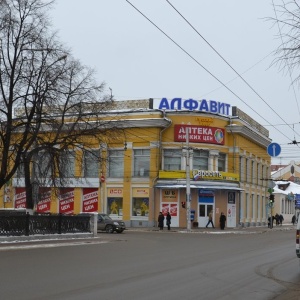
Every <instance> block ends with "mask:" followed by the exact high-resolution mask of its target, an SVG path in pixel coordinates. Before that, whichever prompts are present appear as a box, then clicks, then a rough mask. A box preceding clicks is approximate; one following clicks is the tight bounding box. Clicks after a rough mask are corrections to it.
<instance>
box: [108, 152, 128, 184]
mask: <svg viewBox="0 0 300 300" xmlns="http://www.w3.org/2000/svg"><path fill="white" fill-rule="evenodd" d="M108 155H109V157H108V167H109V169H108V174H109V177H115V178H122V177H123V176H124V150H109V152H108Z"/></svg>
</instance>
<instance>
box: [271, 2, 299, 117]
mask: <svg viewBox="0 0 300 300" xmlns="http://www.w3.org/2000/svg"><path fill="white" fill-rule="evenodd" d="M272 4H273V10H274V13H275V18H276V23H277V27H278V31H279V34H280V39H281V44H282V45H283V44H284V43H283V38H282V32H281V28H280V26H279V22H278V16H277V11H276V9H275V5H274V1H273V0H272ZM283 55H284V56H285V57H286V51H285V49H284V48H283ZM287 66H288V72H289V76H290V80H291V85H292V88H293V92H294V97H295V101H296V104H297V108H298V113H299V116H300V109H299V101H298V98H297V95H296V91H295V86H294V82H293V79H292V71H291V68H290V65H289V64H287Z"/></svg>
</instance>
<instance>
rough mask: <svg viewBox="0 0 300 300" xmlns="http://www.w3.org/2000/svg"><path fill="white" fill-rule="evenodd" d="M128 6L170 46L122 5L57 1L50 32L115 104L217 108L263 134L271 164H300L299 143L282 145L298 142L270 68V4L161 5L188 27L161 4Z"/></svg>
mask: <svg viewBox="0 0 300 300" xmlns="http://www.w3.org/2000/svg"><path fill="white" fill-rule="evenodd" d="M273 1H274V4H275V5H276V4H279V3H280V2H281V1H280V0H273ZM130 2H131V3H132V5H134V6H135V7H136V8H137V9H138V10H140V12H142V13H143V14H144V15H145V16H146V17H148V18H149V19H150V20H151V21H152V22H153V23H154V24H155V25H156V26H157V27H159V28H160V29H161V30H162V31H163V32H164V33H165V34H166V35H168V36H169V37H170V38H172V40H173V41H174V42H173V41H171V40H170V39H169V38H168V37H166V35H165V34H163V33H162V32H161V31H160V30H159V29H158V28H157V27H155V26H154V25H153V24H152V23H150V22H149V20H147V19H146V18H145V17H144V16H143V15H141V13H139V12H138V11H137V10H136V9H135V8H134V7H133V6H132V5H130V4H129V3H128V2H127V1H126V0H85V1H82V0H58V1H57V2H56V4H55V6H54V9H53V10H52V11H51V12H50V16H51V18H52V22H53V29H56V30H58V32H59V37H60V40H61V41H62V42H63V43H64V44H65V45H66V46H67V47H69V48H71V49H72V52H73V55H74V56H75V57H76V58H78V59H80V60H81V62H82V63H83V64H85V65H88V66H90V67H92V68H94V69H95V70H96V72H97V78H98V80H99V81H105V82H106V84H107V92H109V88H111V89H112V92H113V95H114V98H115V99H116V100H131V99H147V98H156V99H161V98H163V97H167V98H168V99H172V98H175V97H180V98H184V99H188V98H193V99H198V100H201V99H206V100H216V101H220V102H225V103H228V104H230V105H231V106H237V107H238V108H240V109H241V110H243V111H244V112H246V113H247V114H249V115H250V116H251V117H252V118H254V119H255V120H256V121H258V122H259V123H260V124H262V125H264V126H265V127H266V128H267V129H268V130H269V131H270V138H271V139H272V141H273V142H276V143H279V144H280V145H281V148H282V151H281V154H280V156H279V157H276V158H275V159H273V163H278V164H279V163H282V164H284V163H289V162H290V161H291V160H296V161H300V151H299V150H300V144H299V147H298V146H297V145H288V143H291V142H292V141H293V140H294V139H295V140H296V141H300V123H299V122H300V114H299V104H298V103H299V102H300V99H298V98H300V97H298V98H297V96H299V88H298V87H297V86H295V87H294V89H295V91H296V96H295V93H294V89H293V86H292V81H291V78H290V76H289V73H288V72H285V73H284V72H282V71H280V67H279V66H278V65H274V64H272V62H273V61H274V59H276V56H275V55H274V51H275V50H276V49H277V48H278V47H279V45H280V43H281V41H280V38H279V37H278V28H277V26H276V24H275V25H274V24H273V23H272V22H271V21H268V20H267V18H272V17H275V13H274V7H273V4H272V0H251V1H245V0H244V1H242V0H226V1H224V0H184V1H183V0H169V2H170V3H171V4H172V5H173V6H174V7H175V8H176V9H177V11H178V12H179V13H180V14H181V15H182V16H183V17H184V18H185V19H186V20H187V21H188V22H189V24H188V23H187V22H186V21H185V20H184V19H183V18H182V16H181V15H180V14H179V13H178V12H177V11H176V10H174V8H173V7H172V6H171V5H170V4H169V3H168V2H167V1H166V0H130ZM193 27H194V29H195V30H196V31H197V32H196V31H195V30H194V29H193ZM201 36H202V37H203V38H204V39H205V40H206V42H205V40H204V39H203V38H202V37H201ZM207 42H208V43H209V44H210V45H211V46H212V47H213V48H214V49H215V50H216V51H217V52H218V53H219V54H220V55H221V56H222V57H223V58H224V59H225V60H226V61H227V62H228V63H229V65H230V66H228V65H227V64H226V63H225V62H224V61H223V60H222V59H221V58H220V57H219V56H218V55H217V54H216V52H215V51H214V50H213V49H212V48H211V47H210V46H209V45H208V43H207ZM175 43H177V44H178V45H179V46H180V47H181V48H179V47H178V46H177V45H176V44H175ZM205 69H206V70H205ZM232 69H234V70H235V71H236V72H237V73H238V74H240V75H241V76H242V77H243V78H244V80H245V81H246V83H247V84H248V85H247V84H246V83H245V82H244V81H243V80H241V79H240V78H238V75H237V74H236V73H235V72H234V71H233V70H232ZM299 72H300V66H299ZM216 78H217V79H216ZM249 86H250V87H251V88H250V87H249ZM287 124H288V125H287ZM271 125H273V126H271ZM293 128H294V131H293V130H292V129H293Z"/></svg>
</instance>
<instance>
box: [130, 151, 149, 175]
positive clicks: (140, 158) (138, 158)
mask: <svg viewBox="0 0 300 300" xmlns="http://www.w3.org/2000/svg"><path fill="white" fill-rule="evenodd" d="M133 153H134V175H133V176H134V177H149V170H150V150H148V149H137V150H134V151H133Z"/></svg>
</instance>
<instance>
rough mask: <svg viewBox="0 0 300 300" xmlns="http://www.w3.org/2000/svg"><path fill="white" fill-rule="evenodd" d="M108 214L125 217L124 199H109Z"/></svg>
mask: <svg viewBox="0 0 300 300" xmlns="http://www.w3.org/2000/svg"><path fill="white" fill-rule="evenodd" d="M107 214H108V215H116V216H123V198H107Z"/></svg>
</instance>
